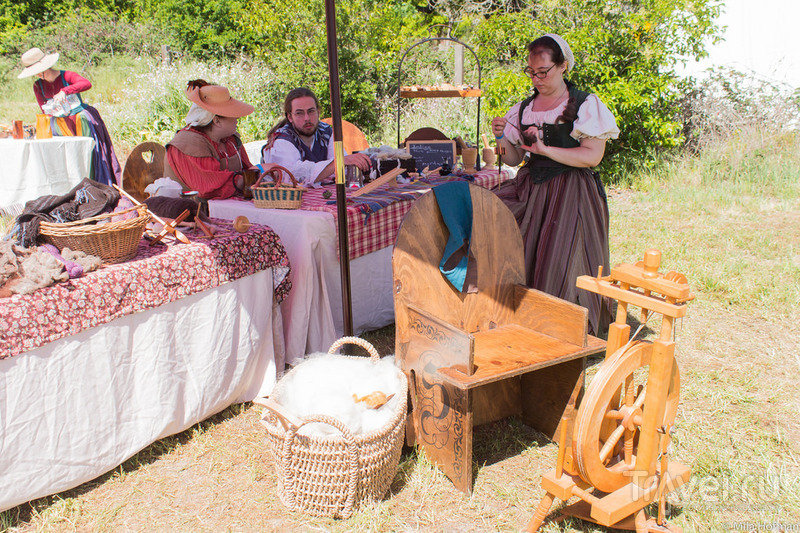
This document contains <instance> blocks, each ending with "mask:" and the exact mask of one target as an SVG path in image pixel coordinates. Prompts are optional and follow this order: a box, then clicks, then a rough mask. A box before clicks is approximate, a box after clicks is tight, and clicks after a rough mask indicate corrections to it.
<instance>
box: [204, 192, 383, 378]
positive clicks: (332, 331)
mask: <svg viewBox="0 0 800 533" xmlns="http://www.w3.org/2000/svg"><path fill="white" fill-rule="evenodd" d="M208 205H209V210H210V214H211V216H212V217H217V218H223V219H228V220H233V219H234V218H236V217H237V216H239V215H244V216H246V217H247V218H248V219H249V220H250V222H253V223H256V224H264V225H267V226H269V227H271V228H272V229H273V230H274V231H275V232H276V233H277V234H278V235H279V236H280V238H281V242H282V243H283V246H284V248H285V249H286V253H287V255H288V256H289V262H290V263H291V265H292V291H291V292H290V293H289V296H288V297H287V298H286V299H285V300H284V301H283V303H282V304H281V314H282V316H283V327H284V339H285V341H286V362H287V363H289V364H291V363H293V362H294V361H296V360H297V359H299V358H301V357H303V356H304V355H305V354H308V353H312V352H320V351H322V352H324V351H327V350H328V348H330V345H331V344H332V343H333V342H334V341H335V340H336V339H338V338H339V337H341V336H342V335H343V331H344V326H343V320H342V295H341V294H342V292H341V291H342V289H341V286H342V284H341V274H340V271H339V260H338V257H337V253H336V250H337V247H338V244H337V236H336V229H335V227H334V218H333V215H331V214H330V213H327V212H324V211H303V210H299V209H298V210H286V209H261V208H258V207H255V206H254V205H253V204H252V202H249V203H248V202H241V201H237V200H211V201H210V202H208ZM350 278H351V286H352V291H351V298H352V303H353V330H354V333H356V334H358V333H361V332H363V331H369V330H373V329H378V328H380V327H383V326H386V325H389V324H391V323H393V322H394V299H393V297H392V247H391V246H387V247H385V248H382V249H380V250H378V251H376V252H372V253H370V254H367V255H364V256H361V257H357V258H356V259H354V260H352V261H350Z"/></svg>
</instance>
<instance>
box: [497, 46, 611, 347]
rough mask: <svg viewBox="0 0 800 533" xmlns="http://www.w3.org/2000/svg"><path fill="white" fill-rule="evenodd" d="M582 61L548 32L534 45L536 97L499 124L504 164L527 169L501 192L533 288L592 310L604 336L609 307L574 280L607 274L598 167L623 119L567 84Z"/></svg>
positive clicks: (531, 68)
mask: <svg viewBox="0 0 800 533" xmlns="http://www.w3.org/2000/svg"><path fill="white" fill-rule="evenodd" d="M574 63H575V59H574V57H573V55H572V51H571V50H570V48H569V46H568V45H567V43H566V42H565V41H564V39H562V38H561V37H560V36H558V35H556V34H552V33H548V34H546V35H544V36H542V37H540V38H538V39H536V40H535V41H533V42H532V43H530V44H529V45H528V65H527V66H526V67H525V69H524V72H525V74H527V75H528V76H529V77H530V78H531V80H532V82H533V95H532V96H530V97H529V98H527V99H525V100H523V101H522V102H520V103H518V104H516V105H514V106H513V107H512V108H511V109H510V110H509V111H508V113H506V115H505V116H504V117H496V118H494V119H493V120H492V130H493V132H494V135H495V138H496V139H497V143H498V145H500V146H502V147H503V148H504V149H505V155H504V156H503V162H504V163H506V164H508V165H518V164H520V163H521V162H522V161H523V159H524V157H525V156H526V155H527V157H528V159H527V162H526V163H525V165H524V166H523V167H522V168H521V169H520V170H519V172H518V173H517V177H516V178H515V179H513V180H510V181H508V182H506V183H504V184H502V185H500V186H499V187H498V188H497V190H496V191H495V192H496V193H497V195H498V196H499V197H500V198H501V199H502V200H503V202H504V203H505V204H506V205H507V206H508V207H509V208H510V209H511V211H512V212H513V213H514V216H515V217H516V219H517V223H518V224H519V227H520V231H521V233H522V240H523V245H524V247H525V264H526V270H527V272H526V277H527V280H526V281H527V284H528V285H529V286H530V287H533V288H535V289H538V290H541V291H544V292H547V293H549V294H553V295H555V296H558V297H560V298H563V299H565V300H568V301H571V302H574V303H578V304H580V305H582V306H584V307H586V308H587V309H588V310H589V326H590V329H591V331H592V332H593V333H594V334H599V333H600V331H601V329H603V327H604V326H605V325H606V324H607V323H608V320H609V318H610V313H609V309H608V303H607V301H605V300H604V299H602V298H601V297H600V296H599V295H595V294H591V293H588V292H586V291H579V290H578V289H577V288H576V287H575V280H576V278H577V277H578V276H581V275H584V274H593V273H595V272H597V267H598V266H599V265H602V266H603V268H604V270H606V271H607V270H608V260H609V258H608V255H609V253H608V205H607V203H606V195H605V191H604V190H603V184H602V182H601V181H600V179H599V177H598V175H597V173H596V172H593V171H592V170H591V167H593V166H595V165H597V164H599V163H600V161H601V160H602V159H603V154H604V153H605V143H606V141H607V140H608V139H616V138H617V136H618V135H619V129H618V128H617V124H616V120H615V119H614V116H613V115H612V114H611V112H610V111H609V110H608V108H607V107H606V106H605V105H604V104H603V103H602V102H601V101H600V99H599V98H597V96H596V95H594V94H590V93H587V92H584V91H579V90H578V89H576V88H575V87H573V86H572V84H571V83H569V82H567V81H566V80H565V79H564V76H565V75H566V74H567V72H569V71H571V70H572V67H573V66H574Z"/></svg>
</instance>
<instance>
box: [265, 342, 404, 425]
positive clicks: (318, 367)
mask: <svg viewBox="0 0 800 533" xmlns="http://www.w3.org/2000/svg"><path fill="white" fill-rule="evenodd" d="M401 376H402V374H401V373H399V372H398V369H397V367H396V366H395V365H394V356H387V357H384V358H383V359H381V360H380V361H378V362H376V363H373V362H372V361H371V360H370V359H369V358H367V357H363V358H362V357H346V356H341V355H330V354H326V353H315V354H311V355H309V357H308V359H307V360H305V361H303V362H302V363H300V364H299V365H297V367H295V369H294V370H292V371H291V372H289V373H288V374H287V375H286V376H285V377H284V378H283V380H282V381H281V383H280V394H279V396H276V397H275V398H274V399H275V400H276V401H277V402H278V403H280V404H281V405H282V406H283V407H284V408H285V409H286V410H287V411H289V412H290V413H291V414H293V415H295V416H296V417H299V418H303V417H307V416H311V415H328V416H331V417H334V418H338V419H339V420H341V421H342V422H343V423H344V424H345V425H346V426H347V427H348V429H349V430H350V431H351V432H352V433H354V434H355V433H364V434H366V433H370V432H372V431H376V430H379V429H381V428H383V426H385V425H386V424H388V423H389V422H390V421H391V419H392V414H393V412H394V410H395V408H396V406H397V402H399V401H401V398H400V391H401V387H402V382H401V381H400V379H401ZM402 379H405V378H404V377H403V378H402ZM375 391H381V392H383V393H384V394H386V395H387V396H388V395H390V394H394V397H393V398H392V399H391V400H389V401H388V402H387V403H386V404H385V405H383V406H382V407H380V408H378V409H368V408H367V407H366V404H365V403H364V402H358V403H357V402H356V401H355V400H354V399H353V394H355V395H357V396H358V397H359V398H361V397H363V396H366V395H367V394H370V393H372V392H375ZM299 433H300V434H303V435H307V436H311V435H316V436H325V435H333V434H338V433H340V432H339V430H338V429H336V428H334V427H333V426H330V425H328V424H322V423H314V424H306V425H305V426H303V428H302V429H301V430H300V432H299Z"/></svg>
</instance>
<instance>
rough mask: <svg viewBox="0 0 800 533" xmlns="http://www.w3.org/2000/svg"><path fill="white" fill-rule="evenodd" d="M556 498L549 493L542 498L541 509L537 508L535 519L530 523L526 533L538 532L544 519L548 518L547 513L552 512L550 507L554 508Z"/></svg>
mask: <svg viewBox="0 0 800 533" xmlns="http://www.w3.org/2000/svg"><path fill="white" fill-rule="evenodd" d="M554 498H555V496H553V495H552V494H550V493H549V492H547V493H545V495H544V498H542V501H541V503H539V507H537V508H536V512H535V513H533V518H531V521H530V522H529V523H528V527H527V528H525V531H527V532H528V533H534V532H535V531H538V530H539V528H540V527H542V524H543V523H544V519H545V518H547V513H549V512H550V507H552V506H553V499H554Z"/></svg>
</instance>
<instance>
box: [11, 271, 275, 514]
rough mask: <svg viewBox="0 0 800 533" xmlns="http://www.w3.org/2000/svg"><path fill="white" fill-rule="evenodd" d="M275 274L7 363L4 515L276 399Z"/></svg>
mask: <svg viewBox="0 0 800 533" xmlns="http://www.w3.org/2000/svg"><path fill="white" fill-rule="evenodd" d="M272 284H273V279H272V270H271V269H267V270H262V271H260V272H257V273H255V274H253V275H250V276H246V277H244V278H240V279H238V280H236V281H233V282H231V283H226V284H223V285H220V286H218V287H216V288H213V289H209V290H207V291H203V292H200V293H196V294H193V295H191V296H187V297H186V298H183V299H181V300H177V301H175V302H172V303H170V304H166V305H163V306H161V307H157V308H155V309H151V310H148V311H144V312H141V313H136V314H132V315H126V316H123V317H121V318H118V319H116V320H114V321H112V322H110V323H109V324H106V325H103V326H99V327H95V328H91V329H88V330H84V331H82V332H81V333H78V334H77V335H73V336H71V337H65V338H62V339H60V340H57V341H54V342H52V343H50V344H47V345H45V346H42V347H41V348H37V349H35V350H31V351H28V352H24V353H21V354H19V355H16V356H14V357H9V358H7V359H2V360H0V425H1V426H2V431H1V432H0V511H2V510H5V509H8V508H11V507H14V506H16V505H19V504H21V503H24V502H26V501H29V500H31V499H35V498H38V497H42V496H46V495H48V494H54V493H57V492H61V491H64V490H67V489H70V488H73V487H76V486H78V485H80V484H82V483H84V482H86V481H89V480H91V479H94V478H95V477H97V476H99V475H102V474H103V473H105V472H107V471H109V470H111V469H113V468H114V467H116V466H117V465H119V464H120V463H122V462H123V461H125V460H126V459H128V458H129V457H131V456H132V455H134V454H135V453H137V452H138V451H139V450H141V449H143V448H145V447H146V446H148V445H150V444H151V443H153V442H155V441H156V440H158V439H161V438H164V437H167V436H169V435H173V434H175V433H178V432H180V431H183V430H185V429H187V428H189V427H191V426H192V425H193V424H196V423H197V422H199V421H201V420H203V419H205V418H208V417H209V416H211V415H213V414H214V413H217V412H219V411H221V410H223V409H225V408H226V407H227V406H229V405H231V404H232V403H235V402H241V401H248V400H252V399H253V398H255V397H256V396H264V395H267V394H269V393H270V392H271V391H272V387H273V386H274V384H275V382H276V378H277V372H278V369H277V368H276V366H277V365H276V361H277V362H278V365H279V366H280V370H281V371H282V370H283V361H282V359H283V342H282V340H283V339H282V335H281V316H280V310H279V309H278V308H277V306H274V305H273V297H272V286H273V285H272Z"/></svg>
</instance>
